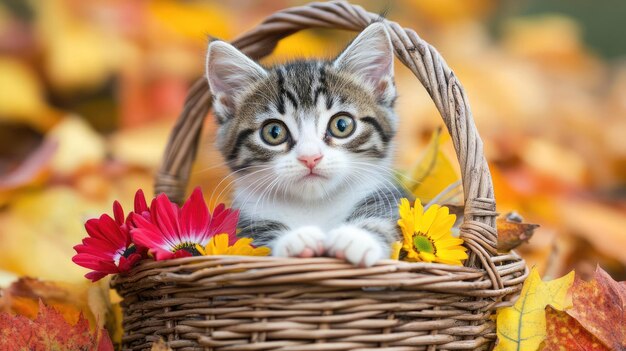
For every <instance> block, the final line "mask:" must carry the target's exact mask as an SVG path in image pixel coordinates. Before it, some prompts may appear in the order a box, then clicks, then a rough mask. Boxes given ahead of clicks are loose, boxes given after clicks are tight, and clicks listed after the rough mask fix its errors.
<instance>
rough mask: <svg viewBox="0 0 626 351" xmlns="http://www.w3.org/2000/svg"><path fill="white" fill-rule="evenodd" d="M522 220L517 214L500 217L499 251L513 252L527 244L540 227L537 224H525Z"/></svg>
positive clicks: (498, 221)
mask: <svg viewBox="0 0 626 351" xmlns="http://www.w3.org/2000/svg"><path fill="white" fill-rule="evenodd" d="M522 220H523V219H522V218H521V217H520V216H519V215H518V214H516V213H515V212H511V213H507V214H506V215H504V216H500V217H498V219H497V220H496V223H497V225H498V250H499V251H501V252H507V251H511V250H513V249H514V248H516V247H518V246H520V245H521V244H522V243H524V242H527V241H528V240H529V239H530V238H531V237H532V236H533V233H534V232H535V229H536V228H537V227H539V226H538V225H537V224H530V223H523V222H522Z"/></svg>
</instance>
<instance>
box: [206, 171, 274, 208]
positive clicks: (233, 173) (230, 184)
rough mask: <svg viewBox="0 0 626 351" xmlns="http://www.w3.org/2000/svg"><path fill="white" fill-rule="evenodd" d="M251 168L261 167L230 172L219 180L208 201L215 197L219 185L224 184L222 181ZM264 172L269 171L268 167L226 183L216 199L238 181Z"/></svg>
mask: <svg viewBox="0 0 626 351" xmlns="http://www.w3.org/2000/svg"><path fill="white" fill-rule="evenodd" d="M253 167H261V166H249V167H244V168H241V169H238V170H236V171H234V172H231V173H230V174H229V175H228V176H226V177H224V178H223V179H222V180H221V181H220V182H219V183H218V184H217V186H216V187H215V188H214V189H213V193H211V198H210V199H211V201H212V200H213V196H214V195H215V192H216V191H217V189H219V187H220V185H221V184H222V183H223V182H224V181H225V180H226V179H227V178H228V177H229V176H234V175H235V174H236V173H238V172H241V171H244V170H247V169H250V168H253ZM264 170H269V167H263V168H261V169H259V170H256V171H254V172H252V173H248V174H245V175H243V176H241V177H239V179H233V180H230V181H229V183H228V184H227V185H226V186H225V187H224V188H223V189H222V190H221V191H220V193H219V195H218V196H217V198H221V197H222V194H224V192H225V191H226V190H228V188H230V187H231V186H232V185H234V184H235V183H236V182H237V180H239V181H241V180H244V179H246V178H248V177H251V176H253V175H255V174H257V173H259V172H262V171H264Z"/></svg>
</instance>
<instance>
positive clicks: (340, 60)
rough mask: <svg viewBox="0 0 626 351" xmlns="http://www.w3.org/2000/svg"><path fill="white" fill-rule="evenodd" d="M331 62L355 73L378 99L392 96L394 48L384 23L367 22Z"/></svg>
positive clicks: (339, 67)
mask: <svg viewBox="0 0 626 351" xmlns="http://www.w3.org/2000/svg"><path fill="white" fill-rule="evenodd" d="M333 65H334V66H335V67H336V68H338V69H340V70H346V71H348V72H350V73H353V74H356V75H358V76H359V77H361V79H363V80H365V82H366V83H368V85H370V86H372V87H373V88H374V93H375V94H376V96H377V97H378V98H379V99H383V100H385V99H387V98H391V99H393V97H394V96H395V88H394V86H393V47H392V45H391V39H390V37H389V34H388V33H387V29H385V25H384V24H382V23H380V22H378V23H373V24H371V25H369V26H368V27H367V28H365V29H364V30H363V31H362V32H361V33H360V34H359V35H358V36H357V37H356V39H354V41H352V43H350V45H348V47H347V48H346V49H345V50H344V51H343V52H342V53H341V54H340V55H339V57H337V59H335V62H334V63H333Z"/></svg>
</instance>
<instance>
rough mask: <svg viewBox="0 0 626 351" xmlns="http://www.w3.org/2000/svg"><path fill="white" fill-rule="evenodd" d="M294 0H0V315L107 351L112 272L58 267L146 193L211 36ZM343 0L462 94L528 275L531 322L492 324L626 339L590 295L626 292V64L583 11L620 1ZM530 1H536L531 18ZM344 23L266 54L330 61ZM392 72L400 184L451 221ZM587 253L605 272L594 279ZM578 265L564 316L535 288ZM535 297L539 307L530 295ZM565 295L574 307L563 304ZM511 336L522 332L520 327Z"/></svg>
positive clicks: (445, 159)
mask: <svg viewBox="0 0 626 351" xmlns="http://www.w3.org/2000/svg"><path fill="white" fill-rule="evenodd" d="M304 2H305V1H301V0H278V1H263V2H260V1H259V2H249V1H248V2H245V4H246V5H245V6H241V2H238V1H233V2H224V1H196V0H191V1H176V0H160V1H72V0H46V1H8V2H0V92H1V93H0V249H1V251H2V252H0V311H2V313H7V314H3V317H2V318H3V321H11V323H14V324H15V325H18V324H19V325H21V326H22V327H23V328H25V330H29V331H35V330H46V329H45V328H47V324H45V323H46V322H45V321H44V319H46V318H48V317H50V318H51V319H54V320H55V321H57V322H58V323H61V321H60V319H59V318H58V315H59V314H60V315H62V316H63V317H64V322H63V323H65V324H62V325H63V327H64V328H68V330H75V331H76V333H72V334H71V335H72V338H74V337H75V338H76V339H75V341H71V342H76V343H78V342H83V341H84V342H87V341H90V342H95V341H98V342H99V340H102V339H103V338H100V337H99V336H98V335H101V334H100V332H99V331H100V330H101V329H102V328H104V329H106V330H107V331H108V334H109V335H110V336H111V339H112V341H113V342H114V343H115V344H119V342H120V340H121V326H120V308H119V304H118V303H119V298H118V297H117V296H116V295H115V294H114V293H111V292H109V291H108V286H107V285H106V284H107V282H106V281H104V282H102V285H94V286H90V285H88V283H87V282H86V281H85V280H84V278H83V276H84V274H85V273H86V272H87V271H86V270H85V269H82V268H80V267H78V266H76V265H74V264H73V263H72V262H71V257H72V256H73V255H74V250H73V249H72V247H73V246H74V245H75V244H76V243H78V242H80V240H81V239H82V238H83V237H84V236H85V231H84V227H83V224H84V222H85V221H86V220H87V219H89V218H93V217H96V216H99V215H100V214H101V213H106V212H107V211H108V210H109V209H110V204H111V203H112V202H113V201H114V200H119V201H120V202H121V204H122V206H124V207H128V208H130V207H132V197H133V194H134V192H135V191H136V189H139V188H142V189H144V190H146V196H147V197H148V198H151V197H152V195H153V194H151V193H150V190H151V186H152V184H153V179H154V174H155V172H156V171H157V169H158V166H159V164H160V160H161V157H162V153H163V150H164V148H165V145H166V142H167V138H168V134H169V132H170V130H171V128H172V126H173V125H174V123H175V120H176V118H177V116H178V114H179V113H180V111H181V110H182V106H183V104H184V99H185V96H186V93H187V90H188V88H189V87H190V85H191V84H192V82H193V81H194V80H195V79H196V78H197V77H200V76H201V75H202V74H203V71H204V59H203V57H204V55H205V50H206V45H207V40H208V39H207V38H208V37H209V36H212V37H216V38H221V39H225V40H232V39H233V38H235V37H236V36H237V35H239V34H240V33H243V32H244V31H246V30H248V29H250V28H251V27H252V26H253V25H255V24H257V23H259V22H260V21H262V20H263V18H265V17H266V16H268V15H270V14H271V13H273V12H274V11H276V10H279V9H282V8H285V7H290V6H295V5H300V4H302V3H304ZM354 2H355V3H358V4H360V5H362V6H363V7H364V8H366V9H367V10H369V11H372V12H375V13H385V14H386V16H387V17H388V18H389V19H391V20H393V21H396V22H398V23H399V24H401V25H402V26H404V27H409V28H412V29H414V30H415V31H416V32H417V33H418V34H419V35H420V36H421V37H423V38H424V39H426V40H427V41H428V42H429V43H431V44H433V46H434V47H436V48H437V49H438V50H439V51H440V52H441V53H442V55H443V56H444V57H445V59H446V61H447V62H448V64H449V66H450V67H452V68H453V70H454V72H455V75H456V76H457V77H459V80H460V81H461V82H462V83H463V85H464V87H465V90H466V92H467V95H468V98H469V103H470V106H471V108H472V112H473V118H474V120H475V122H476V125H477V128H478V130H479V132H480V135H481V137H482V139H483V142H484V150H485V155H486V157H487V160H488V162H489V165H490V170H491V173H492V178H493V183H494V188H495V197H496V200H497V204H498V206H497V211H498V212H499V213H501V214H502V215H501V216H500V218H499V219H498V221H497V224H498V229H499V232H500V234H499V235H500V237H499V239H500V240H499V243H498V249H499V250H500V251H507V250H509V249H512V248H515V249H516V250H518V252H519V253H520V255H521V256H522V257H523V258H524V259H525V260H526V261H527V262H528V264H529V266H531V267H535V271H534V273H533V275H532V276H531V278H532V279H531V280H529V281H530V282H531V283H532V284H533V286H532V287H530V286H529V285H528V283H527V287H525V290H524V293H526V294H527V300H526V301H528V302H532V304H533V305H535V306H539V307H537V308H539V310H537V311H533V312H532V313H529V314H528V315H526V314H524V315H523V318H522V320H524V318H531V317H532V318H538V317H541V318H543V319H541V318H540V319H538V322H537V323H539V324H533V323H534V322H533V323H528V325H526V324H525V323H524V322H522V323H521V324H519V320H520V318H517V321H518V322H515V320H516V318H515V317H514V316H515V315H516V314H515V313H518V312H515V311H513V312H504V315H505V316H508V317H506V318H505V317H503V315H502V314H501V315H500V316H499V317H498V319H499V320H500V319H505V320H506V322H499V324H498V325H499V326H500V327H502V326H503V325H504V326H505V327H506V326H507V325H509V324H510V326H509V327H510V328H513V326H515V325H521V326H522V327H521V329H520V330H521V331H522V332H524V333H526V332H528V333H531V332H533V330H535V329H537V328H538V329H537V330H536V332H537V334H534V332H533V333H532V335H531V334H528V335H529V336H534V339H533V338H531V339H532V340H539V339H541V340H540V341H539V344H541V343H542V342H543V343H544V347H545V348H546V349H550V348H551V347H552V348H554V347H557V346H559V345H560V344H561V343H566V342H567V341H566V340H574V339H575V340H577V341H578V340H580V345H584V346H580V345H577V346H576V347H579V349H580V348H588V347H591V348H592V349H593V348H596V347H605V348H606V349H619V347H621V346H623V333H622V334H621V335H622V339H619V335H617V334H615V333H617V330H618V328H617V327H616V326H617V325H618V323H617V322H616V321H617V320H618V319H619V318H618V317H619V313H618V312H615V313H616V314H615V315H613V314H610V313H612V312H609V311H615V310H614V309H604V308H602V306H604V305H602V306H600V305H598V302H597V301H609V302H607V303H609V305H610V306H613V305H614V302H615V301H616V300H615V299H616V297H615V296H618V295H619V294H622V295H619V296H622V297H621V299H622V300H621V301H622V302H623V299H624V298H623V289H624V284H623V283H620V284H617V285H616V284H613V283H610V281H613V280H610V278H609V275H610V276H611V277H613V279H614V280H616V281H622V280H626V251H625V250H624V247H626V241H625V240H626V235H624V233H625V229H624V228H626V197H625V194H626V192H625V191H624V189H626V186H625V184H626V142H625V141H624V135H626V118H625V116H626V104H625V103H624V101H626V61H625V60H623V59H620V57H616V56H615V53H616V52H617V53H619V50H622V51H621V53H622V56H623V53H624V50H626V48H625V47H624V45H623V44H621V43H620V41H618V40H606V42H610V43H611V45H613V46H612V48H613V53H614V56H613V57H609V56H605V54H604V52H603V51H602V50H599V49H598V47H597V45H600V44H603V43H601V42H598V41H594V40H593V39H592V38H593V37H594V35H593V34H594V33H593V30H594V26H591V25H589V23H588V22H586V21H587V20H588V19H589V18H588V17H589V16H596V17H595V18H594V19H595V20H596V21H595V22H598V18H601V20H600V22H602V23H603V24H605V23H606V25H607V26H608V25H612V23H613V22H611V20H610V17H611V16H609V15H613V14H617V13H619V11H624V8H626V5H621V3H620V2H615V1H614V2H611V3H610V4H608V3H607V4H605V3H604V2H603V3H602V4H600V3H598V4H595V3H593V4H591V3H589V4H586V2H575V3H572V4H568V6H567V9H569V8H574V9H577V11H571V12H569V13H571V15H570V14H567V13H568V12H566V7H563V8H562V9H560V10H559V9H557V10H555V9H554V8H548V7H549V6H550V5H548V4H546V5H538V4H539V3H540V1H529V2H515V5H513V2H506V1H504V2H501V1H496V0H445V1H444V0H442V1H431V0H398V1H394V2H390V3H389V4H386V5H384V4H380V3H378V2H374V1H364V0H363V1H361V0H355V1H354ZM530 3H533V4H535V5H536V6H539V8H541V6H546V7H545V8H543V9H544V10H543V11H539V14H536V13H537V12H536V11H533V10H532V9H531V4H530ZM550 3H552V2H550ZM535 5H532V6H535ZM591 10H593V11H591ZM577 14H578V15H577ZM580 14H582V15H580ZM579 15H580V16H579ZM585 16H587V17H585ZM605 17H606V18H605ZM622 17H623V16H622ZM621 22H622V21H621V20H620V22H619V23H621ZM583 29H584V30H583ZM596 29H597V28H596ZM621 32H623V31H621V30H617V29H614V30H613V31H612V32H611V33H613V34H614V33H621ZM353 34H354V33H349V32H346V31H331V30H307V31H302V32H299V33H295V34H294V35H293V36H291V37H289V38H287V39H285V40H282V41H281V42H280V43H279V45H278V47H277V50H276V53H275V54H274V55H272V56H271V57H269V58H267V59H264V60H263V63H268V64H269V63H272V62H283V61H285V60H289V59H293V58H299V57H304V56H306V57H310V56H316V57H330V56H332V55H335V54H336V53H337V52H338V51H339V50H340V49H341V48H342V47H343V46H344V45H345V44H346V43H347V42H348V41H349V40H350V39H351V38H352V37H353ZM595 37H596V38H597V37H603V38H604V37H606V38H609V37H607V36H602V35H600V36H598V35H597V33H596V36H595ZM590 38H591V39H590ZM609 39H610V38H609ZM605 44H606V43H605ZM396 84H397V87H398V91H399V98H398V102H397V104H396V111H397V113H398V116H399V118H400V121H399V128H398V133H397V142H398V146H397V148H396V150H397V152H396V158H395V164H394V166H393V168H394V169H395V170H398V172H396V174H397V177H398V180H399V181H401V182H402V183H403V184H405V185H406V186H407V188H409V189H410V190H411V191H412V192H413V193H414V194H416V195H418V196H419V197H420V198H421V199H422V201H423V202H424V203H428V202H429V201H432V202H437V203H440V204H445V205H447V206H448V207H449V208H450V211H451V212H453V213H454V214H456V215H457V221H460V220H462V218H463V216H462V215H463V211H464V208H463V191H462V189H461V187H460V186H459V184H460V172H459V166H458V161H457V159H456V156H455V153H454V150H453V147H452V145H451V144H452V143H451V142H450V136H449V135H448V134H447V132H446V130H445V127H443V123H442V122H441V118H440V117H439V115H438V113H437V111H436V108H435V106H434V104H433V102H432V100H431V98H430V97H429V96H428V94H427V92H426V91H425V90H424V89H423V87H422V86H421V85H420V83H419V81H418V80H417V79H416V78H415V77H413V76H412V75H411V74H410V71H408V70H407V69H405V68H404V67H402V64H401V63H400V62H399V61H397V64H396ZM215 129H216V127H215V123H214V122H213V121H212V116H208V118H207V122H206V123H205V126H204V137H203V140H202V142H201V145H200V148H199V152H198V155H197V159H196V162H195V164H194V168H193V170H192V172H191V177H190V178H191V179H190V184H191V185H192V186H201V187H202V188H203V190H204V193H205V195H206V197H207V201H208V205H209V207H214V206H215V205H216V204H217V203H219V202H226V203H228V201H229V194H230V191H231V190H232V179H233V178H232V175H229V170H228V169H227V168H226V167H225V164H224V160H223V159H222V158H221V157H220V156H219V154H218V152H217V151H216V149H215V147H214V141H215ZM390 171H391V170H390ZM518 214H519V215H518ZM522 218H523V219H522ZM537 225H539V226H538V227H537ZM597 265H600V266H601V267H602V268H603V269H604V270H606V272H607V274H608V275H606V274H605V273H602V274H603V276H604V278H602V277H601V276H599V275H598V274H599V273H595V272H594V271H595V267H596V266H597ZM572 270H575V271H576V276H577V279H576V281H575V282H574V283H573V285H572V289H571V291H572V293H573V296H574V300H573V307H572V308H571V309H567V308H565V307H567V306H568V304H567V303H566V302H564V301H560V303H555V302H554V301H553V300H550V299H549V297H550V296H553V295H551V294H552V293H553V292H554V291H553V288H555V286H556V285H559V284H562V287H565V285H567V284H565V283H556V282H563V280H560V279H555V278H557V277H563V276H565V277H567V278H562V279H571V276H569V275H567V274H568V272H570V271H572ZM540 276H541V277H543V278H544V279H545V280H546V283H543V282H542V281H541V279H539V277H540ZM27 277H31V278H27ZM591 277H596V278H595V280H591V283H585V282H584V280H589V279H590V278H591ZM579 278H580V280H579ZM583 279H584V280H583ZM551 280H552V281H551ZM609 280H610V281H609ZM568 281H569V280H568ZM588 284H591V285H588ZM608 287H610V288H608ZM533 291H543V292H544V293H545V294H546V296H545V299H544V300H543V301H539V300H533V298H532V296H533V295H532V294H533ZM559 292H561V290H559ZM528 294H530V295H528ZM559 296H560V295H559ZM559 298H560V297H559ZM585 299H587V300H585ZM520 301H522V299H521V298H520V300H518V301H517V303H520ZM576 301H585V302H582V303H579V307H577V302H576ZM611 301H613V302H611ZM553 303H554V304H553ZM546 305H547V307H546ZM585 305H593V306H598V307H597V308H595V310H597V311H604V313H607V314H606V316H607V318H610V319H611V320H612V321H613V323H610V324H608V327H606V326H607V324H602V323H600V321H601V320H602V319H601V318H599V317H598V315H593V316H592V317H589V316H588V315H586V314H585V312H587V313H589V312H593V310H594V309H584V310H583V309H581V307H580V306H585ZM42 306H44V307H42ZM544 308H547V309H546V310H545V312H544ZM564 308H565V309H564ZM519 309H520V310H521V311H526V309H524V308H522V307H520V308H519ZM503 311H504V310H503ZM622 311H623V308H622ZM519 313H520V316H521V312H519ZM81 314H82V317H79V316H80V315H81ZM621 316H622V318H623V316H624V314H623V312H622V314H621ZM518 317H519V316H518ZM25 318H27V319H25ZM79 321H80V322H79ZM542 321H543V322H542ZM4 323H5V324H4V325H5V326H6V325H8V324H7V323H8V322H4ZM11 323H9V324H11ZM515 323H518V324H515ZM542 323H543V324H542ZM85 325H89V326H90V331H89V332H87V331H86V327H85ZM557 325H558V326H562V327H556V326H557ZM541 326H545V327H544V328H539V327H541ZM592 326H593V327H592ZM611 327H612V328H611ZM533 328H534V329H533ZM2 332H5V330H4V328H2V329H0V333H2ZM502 332H503V330H501V331H500V334H502ZM505 333H506V335H507V336H508V337H510V338H511V339H513V340H516V338H518V339H520V338H521V337H520V333H518V332H517V329H511V330H508V331H506V332H505ZM42 335H43V334H42ZM46 335H47V334H46ZM50 335H52V334H50ZM69 336H70V335H69V334H68V337H69ZM568 336H569V337H570V339H568ZM81 338H82V339H81ZM500 339H501V341H502V343H501V345H504V344H505V343H507V342H511V343H513V341H503V340H504V337H501V338H500ZM531 339H529V342H530V340H531ZM50 340H53V339H52V338H51V339H50ZM55 340H56V339H55ZM72 340H74V339H72ZM81 340H82V341H81ZM520 340H521V339H520ZM619 340H622V341H621V342H622V343H621V344H620V341H619ZM518 341H519V340H518ZM0 342H2V341H0ZM55 342H56V341H55ZM58 342H59V343H62V342H70V340H64V341H58ZM524 342H526V341H525V340H524ZM533 343H534V341H533ZM539 344H538V345H539ZM59 345H61V344H59ZM533 345H534V344H533ZM588 345H591V346H588ZM156 347H161V346H160V345H157V346H156ZM163 347H166V346H163ZM498 347H500V348H502V347H504V346H498ZM572 347H574V346H572ZM0 349H5V348H3V347H0ZM35 349H36V348H35ZM573 349H574V350H575V348H573ZM600 349H601V348H600ZM9 350H10V349H9ZM524 350H526V349H524Z"/></svg>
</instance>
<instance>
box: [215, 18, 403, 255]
mask: <svg viewBox="0 0 626 351" xmlns="http://www.w3.org/2000/svg"><path fill="white" fill-rule="evenodd" d="M393 56H394V55H393V51H392V46H391V40H390V38H389V34H388V33H387V31H386V29H385V27H384V25H383V24H381V23H375V24H372V25H370V26H368V27H367V28H366V29H365V30H364V31H363V32H362V33H360V34H359V35H358V37H357V38H356V39H355V40H354V41H353V42H352V43H351V44H350V45H349V46H348V47H347V48H346V49H345V50H344V51H343V52H342V53H341V54H340V55H339V57H337V58H336V59H335V60H333V61H296V62H292V63H288V64H285V65H278V66H276V67H272V68H269V69H266V68H263V67H261V66H260V65H258V64H257V63H255V62H254V61H253V60H251V59H250V58H248V57H246V56H245V55H244V54H243V53H241V52H240V51H238V50H237V49H236V48H234V47H233V46H231V45H229V44H227V43H225V42H221V41H214V42H212V43H211V44H210V45H209V48H208V54H207V61H206V73H207V79H208V82H209V85H210V87H211V91H212V92H213V94H214V105H213V106H214V109H215V112H214V114H215V116H216V118H217V121H218V123H219V131H218V138H217V146H218V148H219V149H220V151H221V152H222V154H223V155H224V157H225V159H226V161H227V163H228V165H229V166H230V168H231V169H232V170H233V172H234V175H235V176H236V177H235V192H234V194H235V198H234V200H233V206H234V207H237V208H239V209H240V210H241V217H240V225H241V227H242V230H241V232H240V236H247V237H251V238H253V239H254V243H255V244H257V245H267V246H269V247H271V249H272V253H273V255H275V256H299V257H311V256H321V255H324V254H326V255H329V256H334V257H339V258H345V259H346V260H348V261H349V262H352V263H353V264H356V265H362V266H371V265H373V264H374V263H375V262H376V261H377V260H379V259H383V258H388V257H389V254H390V244H391V243H392V242H393V241H395V240H398V237H399V234H398V229H397V227H396V221H397V218H398V213H397V212H398V210H397V204H398V201H399V199H400V198H401V197H403V196H405V194H404V192H403V190H401V188H400V187H398V186H397V185H396V184H397V183H396V182H395V178H394V174H393V171H391V164H392V153H393V149H394V144H393V137H394V134H395V132H396V124H397V117H396V115H395V113H394V110H393V105H394V102H395V99H396V91H395V86H394V82H393Z"/></svg>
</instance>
